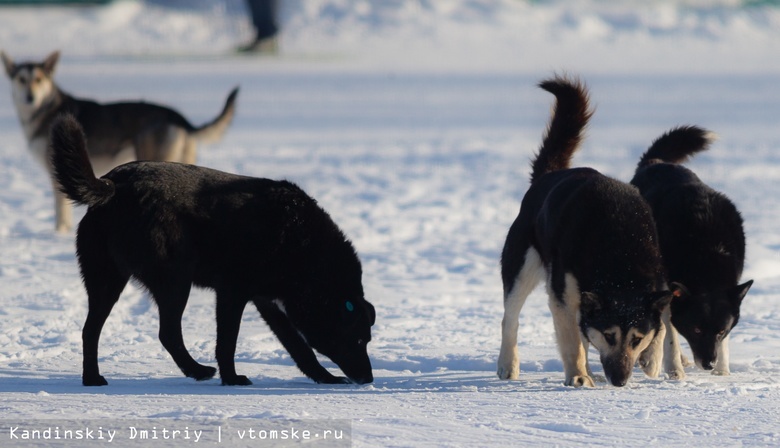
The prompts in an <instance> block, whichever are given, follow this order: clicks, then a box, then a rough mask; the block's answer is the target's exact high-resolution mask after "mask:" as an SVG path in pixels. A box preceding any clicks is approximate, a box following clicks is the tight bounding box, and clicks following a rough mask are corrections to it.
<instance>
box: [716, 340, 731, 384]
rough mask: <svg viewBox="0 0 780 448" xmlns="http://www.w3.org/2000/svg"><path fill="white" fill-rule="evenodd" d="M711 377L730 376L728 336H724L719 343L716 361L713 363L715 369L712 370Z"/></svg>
mask: <svg viewBox="0 0 780 448" xmlns="http://www.w3.org/2000/svg"><path fill="white" fill-rule="evenodd" d="M712 374H713V375H730V374H731V371H730V370H729V335H726V337H725V338H723V339H722V340H721V341H720V345H719V346H718V360H717V361H716V362H715V368H714V369H712Z"/></svg>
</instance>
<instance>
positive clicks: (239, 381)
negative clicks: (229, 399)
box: [222, 375, 252, 386]
mask: <svg viewBox="0 0 780 448" xmlns="http://www.w3.org/2000/svg"><path fill="white" fill-rule="evenodd" d="M222 385H223V386H251V385H252V382H251V381H249V378H247V377H245V376H244V375H236V376H234V377H231V378H225V377H222Z"/></svg>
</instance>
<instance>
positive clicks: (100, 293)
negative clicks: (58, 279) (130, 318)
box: [76, 215, 130, 386]
mask: <svg viewBox="0 0 780 448" xmlns="http://www.w3.org/2000/svg"><path fill="white" fill-rule="evenodd" d="M92 222H93V221H92V220H90V216H89V215H87V216H86V217H85V218H84V221H82V225H81V226H80V227H79V234H78V235H77V238H76V247H77V248H78V259H79V266H80V268H81V276H82V278H83V279H84V287H85V288H86V290H87V296H88V303H89V311H88V312H87V320H86V322H85V323H84V329H83V330H82V332H81V340H82V344H83V357H84V358H83V373H82V377H81V382H82V384H84V385H85V386H105V385H106V384H108V382H107V381H106V379H105V378H103V376H101V375H100V369H99V367H98V342H99V340H100V332H101V331H102V329H103V324H105V322H106V319H107V318H108V315H109V314H111V309H112V308H113V307H114V304H115V303H116V302H117V300H119V295H120V294H122V290H124V288H125V285H127V281H128V280H129V279H130V277H129V276H127V275H123V274H122V273H121V272H120V270H119V269H118V268H117V267H116V265H115V264H114V263H113V261H111V258H110V257H109V256H108V254H107V252H106V250H105V248H104V246H103V245H102V244H101V239H100V237H99V235H100V234H99V233H97V234H96V233H93V232H90V231H89V226H90V224H91V223H92Z"/></svg>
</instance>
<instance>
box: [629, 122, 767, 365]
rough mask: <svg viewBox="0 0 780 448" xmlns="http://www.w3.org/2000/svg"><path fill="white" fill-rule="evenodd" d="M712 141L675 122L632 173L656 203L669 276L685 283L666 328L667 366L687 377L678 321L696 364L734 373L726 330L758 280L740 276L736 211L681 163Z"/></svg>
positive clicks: (739, 230)
mask: <svg viewBox="0 0 780 448" xmlns="http://www.w3.org/2000/svg"><path fill="white" fill-rule="evenodd" d="M711 141H712V136H711V134H710V133H709V132H707V131H705V130H703V129H701V128H698V127H695V126H689V127H679V128H676V129H673V130H671V131H669V132H667V133H666V134H664V135H663V136H661V137H660V138H658V139H657V140H656V141H655V142H653V144H652V145H651V146H650V149H648V150H647V152H645V153H644V155H642V158H641V159H640V161H639V166H638V167H637V170H636V173H635V175H634V178H633V179H632V180H631V183H632V184H634V185H636V186H637V187H639V190H640V192H641V193H642V195H643V196H644V197H645V199H646V200H647V202H648V204H650V207H652V209H653V215H654V216H655V222H656V226H657V229H658V237H659V240H660V245H661V253H662V255H663V258H664V264H665V265H666V269H667V271H668V276H669V280H670V281H673V282H679V283H681V284H683V285H685V288H684V289H682V291H681V293H680V294H677V295H675V298H674V299H672V305H671V323H672V326H673V328H672V331H668V332H667V344H666V345H667V347H666V348H667V350H665V355H664V368H665V369H666V371H667V373H668V374H669V376H670V377H672V378H680V379H681V378H684V377H685V372H684V370H683V365H682V361H681V356H680V347H679V344H678V341H677V337H676V334H675V332H674V329H676V330H677V331H679V332H680V333H681V334H682V335H683V336H684V337H685V339H686V340H687V341H688V343H689V344H690V346H691V350H692V351H693V357H694V361H695V362H696V365H698V366H699V367H701V368H703V369H706V370H712V369H714V371H713V373H715V374H719V375H728V374H729V345H728V337H729V332H730V331H731V329H732V328H734V326H735V325H736V324H737V322H738V321H739V307H740V304H741V303H742V299H743V298H744V297H745V294H747V292H748V290H749V289H750V286H751V285H752V284H753V281H752V280H751V281H748V282H745V283H743V284H741V285H740V284H737V283H738V282H739V278H740V276H741V275H742V267H743V265H744V262H745V232H744V231H743V229H742V217H741V216H740V214H739V211H737V208H736V207H735V206H734V204H733V203H732V202H731V201H730V200H729V199H728V198H727V197H726V196H724V195H723V194H721V193H719V192H717V191H715V190H713V189H712V188H710V187H708V186H707V185H706V184H704V182H702V181H701V180H700V179H699V178H698V177H697V176H696V174H694V173H693V172H692V171H691V170H689V169H688V168H685V167H684V166H681V165H679V164H680V163H683V162H684V161H685V160H687V159H688V157H689V156H691V155H693V154H695V153H697V152H699V151H703V150H705V149H707V148H708V147H709V144H710V143H711Z"/></svg>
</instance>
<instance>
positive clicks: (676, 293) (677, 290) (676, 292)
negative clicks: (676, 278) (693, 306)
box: [669, 282, 691, 299]
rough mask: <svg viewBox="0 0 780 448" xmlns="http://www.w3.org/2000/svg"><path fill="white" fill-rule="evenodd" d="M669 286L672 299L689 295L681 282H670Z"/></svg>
mask: <svg viewBox="0 0 780 448" xmlns="http://www.w3.org/2000/svg"><path fill="white" fill-rule="evenodd" d="M669 286H671V287H672V288H671V290H672V297H673V298H674V299H684V298H686V297H688V296H690V295H691V293H690V291H688V288H686V287H685V285H683V284H682V283H677V282H672V283H671V284H670V285H669Z"/></svg>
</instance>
